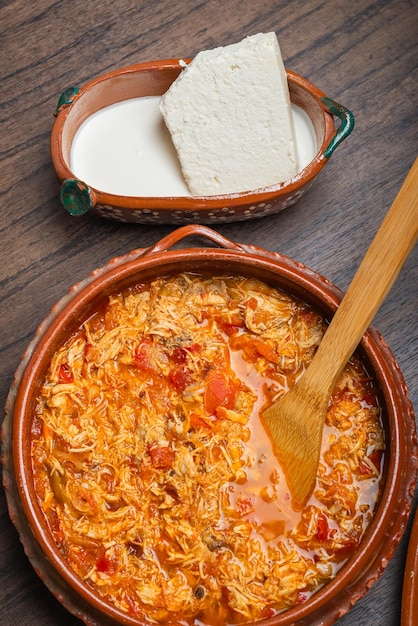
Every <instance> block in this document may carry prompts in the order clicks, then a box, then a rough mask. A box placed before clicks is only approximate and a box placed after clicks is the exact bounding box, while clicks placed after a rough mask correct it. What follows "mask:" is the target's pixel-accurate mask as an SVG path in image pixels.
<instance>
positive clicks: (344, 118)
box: [322, 98, 354, 159]
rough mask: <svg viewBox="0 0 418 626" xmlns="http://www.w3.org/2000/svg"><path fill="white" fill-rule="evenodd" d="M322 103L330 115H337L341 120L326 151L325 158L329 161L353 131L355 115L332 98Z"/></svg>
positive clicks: (325, 99)
mask: <svg viewBox="0 0 418 626" xmlns="http://www.w3.org/2000/svg"><path fill="white" fill-rule="evenodd" d="M322 102H323V104H324V106H325V108H326V109H327V110H328V111H329V112H330V113H332V114H333V115H336V116H337V117H339V118H340V120H341V124H340V126H339V128H338V129H337V131H336V133H335V135H334V136H333V138H332V139H331V141H330V142H329V144H328V146H327V147H326V148H325V151H324V157H325V158H326V159H329V157H330V156H331V154H332V153H333V152H334V150H335V148H336V147H337V146H339V145H340V143H341V142H342V141H344V139H346V137H348V135H349V134H350V133H351V131H352V130H353V128H354V115H353V114H352V113H351V111H349V110H348V109H347V108H346V107H344V106H343V105H342V104H338V102H335V100H331V98H322Z"/></svg>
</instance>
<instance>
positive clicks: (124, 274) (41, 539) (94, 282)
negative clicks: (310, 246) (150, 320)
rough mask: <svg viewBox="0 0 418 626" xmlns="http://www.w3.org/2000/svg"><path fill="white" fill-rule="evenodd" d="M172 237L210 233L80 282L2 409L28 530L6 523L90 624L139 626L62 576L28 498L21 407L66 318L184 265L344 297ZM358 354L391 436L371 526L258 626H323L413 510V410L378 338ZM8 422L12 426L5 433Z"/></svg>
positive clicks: (302, 277) (282, 269)
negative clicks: (302, 594) (322, 576)
mask: <svg viewBox="0 0 418 626" xmlns="http://www.w3.org/2000/svg"><path fill="white" fill-rule="evenodd" d="M180 231H181V233H187V234H202V235H208V233H210V232H212V233H214V231H210V229H206V228H204V227H198V226H195V227H185V228H183V229H178V230H177V231H175V232H174V233H172V234H171V235H169V236H168V237H166V238H164V239H163V240H161V241H160V242H159V243H158V244H156V246H152V247H151V248H148V249H145V250H144V249H138V250H135V251H132V252H131V253H129V254H128V255H124V256H123V257H119V258H118V259H113V260H112V261H110V262H109V263H108V264H106V265H105V266H104V267H103V268H100V269H99V270H96V271H95V272H92V273H91V274H90V275H89V276H88V277H87V279H86V280H85V281H82V283H80V284H79V285H75V286H74V287H72V288H71V289H70V290H69V292H68V293H67V294H66V296H64V298H63V299H62V301H59V302H58V303H57V305H56V306H55V307H54V309H53V310H52V311H51V314H50V316H48V317H47V318H46V320H45V321H44V323H43V324H42V325H41V326H40V328H39V331H38V334H37V336H36V338H35V339H34V341H33V345H32V346H29V348H28V351H27V353H26V355H25V357H24V359H23V362H22V366H21V370H20V372H19V371H18V372H17V375H16V380H15V383H14V385H13V386H12V389H11V392H10V395H9V398H8V403H7V404H8V406H7V413H8V417H7V420H8V422H9V423H8V424H6V425H5V426H4V431H3V433H2V436H3V442H4V452H5V455H4V458H3V463H4V465H5V470H6V480H5V486H6V487H7V489H6V495H7V496H8V505H9V508H10V509H12V510H13V509H14V508H16V507H21V508H22V511H23V518H24V520H26V522H27V525H28V528H29V531H28V528H22V521H20V522H19V521H18V520H16V519H14V520H13V521H14V522H15V523H16V522H17V526H18V530H19V532H20V534H21V539H22V542H23V543H24V545H25V549H26V550H27V552H28V554H30V553H31V552H32V548H31V542H32V541H33V537H34V538H35V541H36V543H37V544H38V546H40V548H41V550H42V553H43V554H45V555H46V558H47V560H48V562H49V564H50V565H51V567H52V569H53V574H52V575H51V572H50V571H45V570H44V571H42V569H43V568H42V567H40V568H39V566H38V569H40V570H41V571H40V575H41V578H43V580H44V582H45V584H46V585H47V586H50V587H51V586H53V585H54V582H53V580H52V582H51V578H52V579H53V578H54V576H55V577H56V575H57V574H58V577H60V578H61V579H62V580H63V581H64V585H65V587H68V589H69V591H68V589H67V592H65V593H64V594H62V593H61V592H60V593H59V594H58V596H61V597H59V599H60V601H61V602H62V603H63V604H64V605H65V606H66V607H67V608H68V609H69V610H70V611H71V612H73V613H76V614H80V609H79V600H80V599H81V601H82V603H83V605H84V606H86V605H87V606H91V608H92V611H93V613H94V614H100V615H102V616H103V615H105V616H106V619H107V620H108V619H109V618H110V619H113V620H116V621H115V623H120V624H126V625H132V626H133V625H136V626H138V624H139V622H138V621H137V620H134V619H133V618H130V617H129V616H127V615H126V614H123V613H122V612H120V611H119V610H117V609H115V608H114V607H111V606H110V605H109V604H107V603H106V602H105V601H103V600H102V599H101V598H99V597H98V596H96V595H95V594H94V592H93V591H92V590H90V589H89V588H88V587H87V586H86V585H84V584H83V583H82V581H80V580H79V579H78V577H77V576H76V575H75V574H74V573H73V572H72V571H71V570H69V569H67V568H66V565H65V561H64V559H63V558H62V557H61V555H60V553H59V552H58V549H57V548H56V547H55V544H54V543H53V541H52V538H51V537H50V536H49V531H48V529H47V528H46V525H45V522H44V520H43V517H42V515H41V512H40V510H39V508H38V505H37V503H36V499H35V498H34V491H33V484H32V481H31V468H30V458H29V454H28V449H27V446H25V441H26V437H25V435H26V434H27V432H28V430H27V429H28V423H29V421H30V415H29V416H28V415H27V414H25V407H26V406H27V405H28V403H30V398H31V395H32V393H33V389H34V388H35V387H36V385H37V377H38V376H40V377H41V378H42V364H43V362H44V361H45V359H46V360H48V358H47V357H48V356H49V355H50V353H51V351H52V350H53V349H54V348H53V346H54V340H55V339H56V338H58V339H59V338H60V336H62V335H63V333H64V330H63V328H65V325H66V324H67V323H68V322H69V320H70V319H71V318H72V317H73V316H74V311H76V310H77V311H82V312H83V313H82V317H83V316H84V313H85V312H86V311H87V308H88V305H89V302H90V300H91V298H92V297H93V299H94V298H95V297H99V295H100V294H103V297H105V296H106V295H107V293H108V292H109V290H110V291H112V290H113V291H116V290H118V289H119V286H118V285H121V284H123V283H124V281H128V279H129V277H130V276H134V275H135V274H136V273H137V272H142V273H144V272H145V273H147V272H149V273H150V275H151V274H152V275H153V276H156V275H161V273H166V272H167V270H169V271H171V272H177V271H182V269H185V264H189V265H190V263H193V266H192V267H194V269H196V265H197V263H199V268H200V269H201V267H200V265H202V264H203V265H204V266H205V267H209V266H211V267H215V268H216V265H217V264H218V265H220V266H225V267H226V268H227V271H229V272H231V273H233V271H235V272H238V270H237V269H233V268H235V267H239V268H240V269H241V271H242V270H243V269H245V271H246V272H247V273H248V274H249V275H254V274H257V273H258V274H259V276H260V277H261V276H262V275H266V276H267V277H269V278H270V281H271V280H274V278H276V279H277V283H278V284H279V285H281V284H283V281H284V283H285V284H286V285H290V284H291V283H294V285H295V289H296V295H301V294H302V292H304V291H306V293H307V294H310V298H309V299H310V300H312V301H313V302H315V301H316V302H317V306H320V307H321V308H322V309H323V310H327V311H328V314H329V315H332V312H333V311H334V310H335V309H336V308H337V306H338V303H339V301H340V299H341V295H342V294H341V291H340V290H339V289H337V288H336V287H335V286H334V285H333V284H332V283H330V282H329V281H328V280H327V279H325V278H324V277H322V276H320V275H319V274H316V273H315V272H312V271H311V270H309V269H308V268H306V267H305V266H303V265H301V264H300V263H297V262H295V261H292V260H291V259H289V258H288V257H285V256H283V255H280V254H278V253H270V252H267V251H264V250H262V249H260V248H256V247H254V246H248V245H244V244H235V243H233V242H229V243H230V244H231V245H230V246H228V249H224V250H220V249H217V248H185V249H181V250H168V249H167V248H168V247H169V246H167V245H166V243H164V241H165V242H167V241H168V242H172V241H174V240H173V237H174V238H175V237H177V239H181V238H182V234H179V232H180ZM212 240H213V241H214V242H215V243H221V244H223V243H225V242H227V241H228V240H225V239H224V238H223V237H222V236H220V235H219V234H217V233H214V235H213V237H212ZM162 242H163V243H162ZM161 268H162V269H161ZM164 269H165V270H166V272H164ZM134 280H135V278H133V281H134ZM112 287H113V289H112ZM103 292H104V293H103ZM319 303H320V304H319ZM86 307H87V308H86ZM67 332H68V329H67ZM61 340H62V339H61ZM361 350H362V352H363V353H364V354H365V356H366V358H367V361H368V364H369V365H370V366H371V367H372V368H373V369H374V370H375V373H376V376H377V378H378V382H379V385H380V387H381V388H382V393H383V396H384V400H385V403H386V409H387V423H386V424H385V425H386V429H388V430H389V432H386V434H387V437H388V441H387V445H388V454H387V455H386V457H387V460H386V470H385V473H386V481H385V485H384V489H383V493H382V496H381V500H380V503H379V504H378V506H377V510H376V515H375V518H374V520H373V522H372V524H371V526H370V527H369V529H368V530H367V532H366V534H365V536H364V538H363V541H362V543H361V549H360V550H358V551H357V553H356V554H354V555H353V556H352V557H351V558H350V559H349V561H348V562H347V563H346V564H345V565H344V567H343V568H342V569H341V570H340V572H339V574H338V575H337V576H336V578H335V579H333V580H332V581H331V582H330V583H328V585H326V586H325V587H324V588H323V589H321V590H319V591H318V592H317V593H316V594H315V595H314V596H313V597H312V598H311V599H310V600H309V602H308V603H307V604H306V605H300V606H299V607H295V608H293V609H290V610H289V611H287V612H285V613H281V614H279V615H278V616H276V617H274V618H269V619H267V620H264V621H263V623H265V624H266V626H285V625H289V626H290V624H294V623H300V624H306V623H308V622H305V621H304V620H305V619H308V618H309V619H310V621H309V624H315V623H317V622H315V621H311V620H312V619H314V618H315V619H319V617H320V620H321V621H320V623H321V624H331V623H332V622H333V621H334V620H335V619H337V618H338V617H340V616H341V615H342V614H343V613H345V612H346V611H347V610H349V608H350V607H351V606H352V604H354V602H355V601H356V600H357V599H359V598H360V597H361V596H362V595H364V593H365V591H366V589H367V588H368V587H369V586H370V585H371V584H372V583H373V582H374V580H375V579H377V578H378V577H379V576H380V574H381V573H382V571H383V570H384V568H385V566H386V563H387V561H388V560H389V559H390V558H391V557H392V556H393V553H394V551H395V549H396V546H397V544H398V542H399V541H400V538H401V536H402V534H403V530H404V528H405V525H406V522H407V518H408V515H409V512H410V508H411V504H412V497H413V490H414V486H415V482H416V472H417V458H418V448H417V441H416V428H415V418H414V413H413V408H412V404H411V402H410V400H409V397H408V392H407V389H406V385H405V382H404V380H403V377H402V373H401V371H400V369H399V367H398V365H397V363H396V361H395V358H394V356H393V354H392V353H391V351H390V349H389V347H388V346H387V345H386V343H385V342H384V340H383V339H382V337H381V335H380V334H379V333H378V331H376V330H375V329H373V328H370V329H369V330H368V332H367V333H366V335H365V337H364V338H363V340H362V344H361ZM38 382H39V381H38ZM12 418H13V423H11V420H12ZM11 447H12V449H11ZM13 474H14V477H13ZM9 479H11V480H12V481H14V482H15V485H14V488H15V491H16V494H17V499H18V502H17V503H16V501H15V500H16V498H14V497H13V495H12V493H11V492H12V489H11V488H10V484H9ZM16 494H15V495H16ZM14 517H16V516H14ZM388 539H390V541H388ZM28 544H29V545H28ZM84 611H86V612H85V613H84V612H83V613H82V619H85V621H86V624H93V623H95V622H90V621H89V619H90V615H89V610H88V609H84ZM106 623H107V622H106ZM318 623H319V622H318Z"/></svg>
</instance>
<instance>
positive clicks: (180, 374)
mask: <svg viewBox="0 0 418 626" xmlns="http://www.w3.org/2000/svg"><path fill="white" fill-rule="evenodd" d="M169 378H170V381H171V384H172V385H173V387H174V389H175V390H176V391H178V392H179V393H181V392H182V391H184V390H185V389H186V387H188V386H189V385H190V383H191V382H192V372H191V371H190V370H189V369H188V368H187V367H184V366H181V367H176V368H175V369H173V370H171V371H170V373H169Z"/></svg>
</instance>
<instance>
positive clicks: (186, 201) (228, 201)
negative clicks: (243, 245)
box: [50, 59, 354, 224]
mask: <svg viewBox="0 0 418 626" xmlns="http://www.w3.org/2000/svg"><path fill="white" fill-rule="evenodd" d="M187 62H188V60H182V59H167V60H162V61H151V62H149V63H141V64H138V65H131V66H128V67H125V68H122V69H118V70H115V71H113V72H110V73H108V74H104V75H102V76H100V77H98V78H95V79H94V80H92V81H91V82H89V83H88V84H86V85H85V86H84V87H81V88H80V89H79V88H78V87H72V88H69V89H67V90H66V91H64V92H63V93H62V95H61V97H60V99H59V102H58V106H57V109H56V112H55V115H56V120H55V123H54V125H53V128H52V133H51V145H50V148H51V158H52V163H53V166H54V169H55V173H56V175H57V178H58V180H59V182H60V184H61V194H60V199H61V203H62V205H63V207H64V208H65V209H66V210H67V211H68V212H69V213H70V214H71V215H81V214H84V213H87V212H88V211H93V212H95V213H98V214H99V215H101V216H102V217H106V218H110V219H114V220H118V221H121V222H137V223H153V224H167V223H168V224H184V223H190V222H199V223H205V224H215V223H224V222H234V221H240V220H247V219H250V218H254V217H263V216H265V215H269V214H273V213H277V212H278V211H281V210H282V209H284V208H285V207H287V206H289V205H292V204H294V203H295V202H296V201H297V200H298V199H299V198H300V197H301V196H302V195H303V194H304V193H305V192H306V191H307V190H308V189H309V188H310V186H311V184H312V183H313V181H314V179H315V177H316V176H317V175H318V174H319V172H320V171H321V170H322V168H323V167H324V166H325V165H326V163H327V162H328V159H329V158H330V156H331V154H332V153H333V152H334V150H335V149H336V147H337V146H338V145H339V144H340V143H341V142H342V141H343V140H344V139H345V138H346V137H347V136H348V135H349V134H350V133H351V131H352V129H353V127H354V117H353V115H352V113H351V112H350V111H349V110H348V109H346V108H345V107H343V106H342V105H340V104H337V103H336V102H334V101H333V100H331V99H330V98H327V97H326V96H325V94H324V93H323V92H322V91H320V90H319V89H318V88H317V87H315V86H314V85H313V84H312V83H310V82H309V81H307V80H306V79H305V78H302V77H301V76H299V75H298V74H295V73H294V72H291V71H287V77H288V84H289V91H290V98H291V101H292V103H293V104H295V105H296V106H298V107H300V108H301V109H302V110H303V111H305V112H306V113H307V115H308V116H309V119H310V121H311V123H312V126H313V129H314V132H315V136H316V144H317V152H316V154H315V156H314V158H313V159H312V161H311V162H310V163H309V164H308V165H307V166H306V167H304V169H303V170H302V171H301V172H300V173H299V174H297V175H296V176H295V177H294V178H292V179H290V180H288V181H286V182H283V183H278V184H277V185H274V186H272V187H265V188H263V189H257V190H254V191H250V192H245V193H240V194H231V195H224V196H211V197H208V196H206V197H190V196H175V197H174V196H171V197H151V196H125V195H115V194H111V193H106V192H104V191H101V190H99V189H95V188H93V187H91V186H89V185H88V184H86V182H84V181H82V180H79V179H77V177H76V176H75V175H74V173H73V172H72V171H71V166H70V153H71V145H72V142H73V139H74V137H75V135H76V133H77V130H78V129H79V127H80V126H81V124H82V123H83V122H84V121H85V120H86V119H87V118H88V117H90V116H91V115H92V114H93V113H96V112H97V111H99V110H100V109H102V108H104V107H106V106H109V105H112V104H115V103H117V102H122V101H125V100H129V99H131V98H138V97H144V96H159V95H162V94H163V93H165V91H166V90H167V89H168V88H169V86H170V85H171V83H172V82H173V81H174V80H175V79H176V78H177V76H178V75H179V74H180V72H181V71H182V68H183V67H184V65H185V64H186V63H187ZM336 119H338V120H339V123H338V125H337V124H336ZM337 126H338V127H337Z"/></svg>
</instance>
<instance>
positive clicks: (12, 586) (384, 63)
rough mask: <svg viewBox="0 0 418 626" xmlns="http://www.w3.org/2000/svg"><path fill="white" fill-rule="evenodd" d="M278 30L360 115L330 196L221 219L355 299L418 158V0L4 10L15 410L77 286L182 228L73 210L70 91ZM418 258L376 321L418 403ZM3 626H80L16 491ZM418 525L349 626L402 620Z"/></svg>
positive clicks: (314, 76)
mask: <svg viewBox="0 0 418 626" xmlns="http://www.w3.org/2000/svg"><path fill="white" fill-rule="evenodd" d="M270 30H274V31H276V33H277V35H278V37H279V41H280V44H281V48H282V54H283V58H284V60H285V64H286V67H288V68H289V69H292V70H294V71H296V72H298V73H299V74H302V75H303V76H305V77H306V78H308V79H309V80H310V81H311V82H313V83H314V84H316V85H317V86H318V87H320V88H321V89H322V90H323V91H324V92H325V93H326V94H327V95H328V96H330V97H331V98H333V99H334V100H336V101H337V102H340V103H341V104H343V105H345V106H346V107H348V108H349V109H350V110H351V111H352V112H353V113H354V115H355V118H356V126H355V129H354V131H353V133H352V134H351V135H350V137H349V138H348V139H346V141H345V142H344V143H343V144H342V145H341V146H340V147H339V148H338V149H337V151H336V152H335V153H334V155H333V156H332V158H331V159H330V162H329V164H328V165H327V167H326V168H325V170H324V171H323V172H322V173H321V175H320V177H319V178H318V180H317V182H316V184H315V185H314V187H313V188H312V189H311V190H310V191H309V193H308V194H307V195H306V196H304V197H303V198H302V199H301V200H300V201H299V202H298V204H297V205H295V206H294V207H293V208H289V209H287V210H285V211H283V212H282V213H279V214H277V215H275V216H273V217H267V218H263V219H260V220H257V221H252V222H240V223H236V224H223V225H217V226H216V228H217V229H218V230H219V232H221V233H222V234H223V235H226V236H227V237H228V238H230V239H233V240H235V241H240V242H246V243H252V244H255V245H258V246H261V247H263V248H266V249H270V250H274V251H280V252H281V253H284V254H286V255H288V256H290V257H292V258H294V259H296V260H298V261H301V262H303V263H305V264H306V265H308V266H310V267H311V268H313V269H314V270H316V271H318V272H320V273H322V274H324V275H325V276H327V277H328V278H329V279H330V280H332V281H333V282H334V283H335V284H337V285H338V286H339V287H340V288H342V289H345V288H346V287H347V286H348V284H349V282H350V280H351V278H352V276H353V274H354V272H355V270H356V268H357V266H358V264H359V262H360V260H361V258H362V256H363V254H364V252H365V250H366V249H367V247H368V244H369V242H370V241H371V238H372V236H373V235H374V233H375V231H376V229H377V227H378V225H379V224H380V222H381V220H382V219H383V216H384V214H385V212H386V211H387V209H388V207H389V205H390V203H391V201H392V200H393V198H394V197H395V195H396V192H397V190H398V189H399V187H400V185H401V183H402V181H403V179H404V177H405V175H406V173H407V171H408V169H409V167H410V166H411V164H412V162H413V160H414V158H415V156H416V154H417V152H418V118H417V101H418V90H417V86H418V69H417V68H418V36H417V32H418V5H417V2H416V0H389V1H385V0H380V1H379V0H376V1H374V2H372V1H371V0H352V1H351V2H347V1H346V0H333V1H332V2H331V1H329V2H327V1H324V0H310V2H306V1H305V0H292V2H289V1H288V2H284V1H283V2H274V1H273V0H263V1H259V2H254V1H251V0H223V1H222V2H217V1H216V0H208V1H207V2H199V3H195V2H193V1H192V0H178V1H177V2H172V1H169V0H164V1H162V2H153V1H152V0H143V1H142V2H134V1H133V0H125V1H121V2H115V1H114V0H100V1H99V0H91V1H89V2H85V0H71V1H70V0H61V1H56V0H55V1H54V0H37V1H36V2H27V1H26V0H3V2H2V3H1V6H0V59H1V62H0V72H1V82H0V84H1V93H0V102H1V104H0V107H1V116H0V124H1V130H0V142H1V162H0V198H1V227H0V233H1V235H0V236H1V245H0V288H1V298H0V307H1V309H0V368H1V375H0V380H1V404H2V405H4V402H5V400H6V395H7V391H8V387H9V385H10V383H11V381H12V378H13V373H14V371H15V368H16V367H17V365H18V362H19V360H20V357H21V355H22V354H23V352H24V350H25V347H26V345H27V344H28V342H29V341H30V339H31V338H32V336H33V334H34V332H35V330H36V328H37V325H38V324H39V323H40V322H41V320H42V319H43V318H44V317H45V315H46V314H47V313H48V311H49V309H50V307H51V306H52V305H53V304H54V303H55V302H56V301H57V300H58V299H59V298H60V297H61V296H62V295H63V294H64V293H65V292H66V290H67V288H68V287H69V286H71V285H72V284H74V283H76V282H77V281H78V280H80V279H82V278H83V277H84V276H85V275H86V274H87V273H88V272H89V271H90V270H93V269H95V268H96V267H99V266H101V265H102V264H103V263H105V262H106V261H107V260H109V259H110V258H112V257H114V256H117V255H120V254H123V253H124V252H127V251H129V250H131V249H133V248H136V247H146V246H148V245H150V244H151V243H153V242H155V241H157V240H158V239H160V238H161V237H162V236H163V235H165V234H167V233H168V232H170V231H171V230H172V229H173V228H174V227H172V226H154V225H153V226H151V225H134V224H122V223H116V222H112V221H106V220H104V219H101V218H99V217H94V216H92V215H87V216H83V217H78V218H73V217H70V216H69V215H68V214H67V213H66V212H65V211H64V210H63V209H62V207H61V206H60V203H59V197H58V194H59V188H58V185H57V183H56V180H55V177H54V173H53V170H52V166H51V162H50V156H49V134H50V130H51V126H52V123H53V112H54V110H55V106H56V104H57V101H58V97H59V95H60V94H61V92H62V91H63V90H64V89H66V88H67V87H69V86H73V85H80V86H81V85H83V84H84V83H86V82H87V81H88V80H90V79H91V78H93V77H95V76H98V75H100V74H102V73H104V72H106V71H109V70H111V69H115V68H118V67H122V66H125V65H130V64H133V63H137V62H142V61H148V60H153V59H160V58H169V57H183V56H193V55H195V54H196V53H197V52H198V51H199V50H201V49H206V48H212V47H216V46H218V45H225V44H228V43H232V42H235V41H239V40H240V39H241V38H243V37H244V36H246V35H249V34H254V33H256V32H259V31H264V32H267V31H270ZM417 253H418V250H417V249H415V251H414V252H413V253H412V255H411V257H410V258H409V260H408V261H407V263H406V265H405V266H404V268H403V269H402V271H401V274H400V276H399V278H398V280H397V282H396V284H395V286H394V287H393V288H392V290H391V292H390V294H389V296H388V298H387V300H386V301H385V303H384V305H383V306H382V308H381V310H380V311H379V313H378V314H377V316H376V318H375V322H374V325H375V326H376V327H377V328H379V330H380V331H381V333H382V334H383V336H384V338H385V339H386V341H387V342H388V344H389V345H390V347H391V348H392V351H393V352H394V354H395V355H396V357H397V359H398V361H399V364H400V367H401V369H402V371H403V374H404V376H405V379H406V381H407V384H408V385H409V391H410V394H411V398H412V400H413V402H414V403H415V405H417V402H418V380H417V376H416V367H417V328H416V327H417V324H416V322H417V310H418V301H417V282H418V274H417ZM0 497H1V501H0V532H1V540H0V623H2V624H3V625H4V626H11V625H14V624H16V625H19V626H29V625H30V626H58V625H59V626H70V625H71V626H76V624H81V622H79V621H78V620H77V619H75V618H74V617H73V616H71V615H70V614H69V613H67V612H66V610H65V609H63V608H62V607H61V605H60V604H59V603H58V602H57V601H56V600H55V598H54V597H53V596H52V595H51V594H50V593H49V591H48V590H47V589H46V588H45V587H44V586H43V584H42V583H41V582H40V580H39V579H38V577H37V575H36V574H35V572H34V571H33V569H32V567H31V565H30V564H29V562H28V560H27V558H26V557H25V555H24V552H23V549H22V547H21V544H20V542H19V539H18V536H17V533H16V531H15V529H14V526H13V525H12V523H11V522H10V520H9V517H8V513H7V509H6V503H5V498H4V494H3V492H2V491H1V494H0ZM409 528H410V526H408V529H407V532H406V533H405V536H404V537H403V539H402V541H401V544H400V546H399V548H398V549H397V552H396V554H395V557H394V558H393V559H392V561H391V562H390V563H389V565H388V566H387V568H386V571H385V572H384V574H383V575H382V577H381V578H380V579H379V580H378V582H377V583H376V584H375V585H374V586H373V587H372V589H371V590H370V591H369V592H368V593H367V595H366V596H365V597H364V598H363V599H362V600H361V601H359V602H358V603H357V604H356V605H355V606H354V608H353V609H352V610H351V611H350V612H349V613H348V614H346V615H345V616H343V617H342V618H340V620H338V622H337V623H338V626H349V625H354V624H355V625H356V626H381V625H382V624H384V625H385V626H396V625H397V624H399V623H400V607H401V592H402V578H403V568H404V562H405V555H406V548H407V539H408V532H409Z"/></svg>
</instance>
